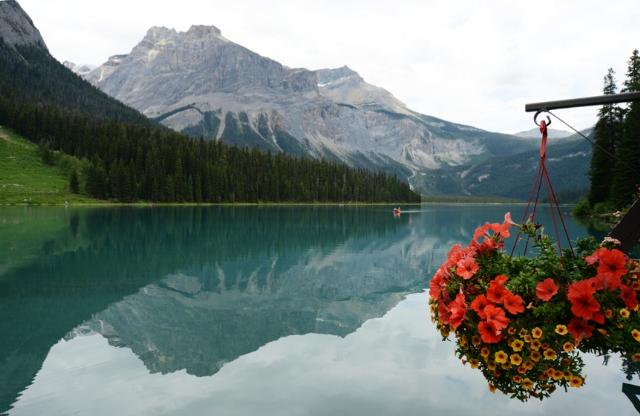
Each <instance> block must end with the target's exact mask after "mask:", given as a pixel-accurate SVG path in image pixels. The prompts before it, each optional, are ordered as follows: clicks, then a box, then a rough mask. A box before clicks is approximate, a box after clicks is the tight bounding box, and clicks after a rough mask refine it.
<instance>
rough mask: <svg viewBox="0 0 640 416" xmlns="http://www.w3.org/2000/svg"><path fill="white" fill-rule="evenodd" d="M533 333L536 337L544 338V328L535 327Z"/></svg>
mask: <svg viewBox="0 0 640 416" xmlns="http://www.w3.org/2000/svg"><path fill="white" fill-rule="evenodd" d="M531 335H533V337H534V338H542V329H540V328H538V327H535V328H533V329H532V330H531Z"/></svg>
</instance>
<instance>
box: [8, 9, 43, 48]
mask: <svg viewBox="0 0 640 416" xmlns="http://www.w3.org/2000/svg"><path fill="white" fill-rule="evenodd" d="M0 38H2V40H3V41H4V43H6V44H8V45H11V46H16V45H19V46H24V45H34V46H39V47H41V48H44V49H47V45H46V44H45V43H44V40H43V39H42V36H41V35H40V32H39V31H38V29H36V27H35V26H34V25H33V22H32V21H31V18H30V17H29V16H28V15H27V14H26V13H25V11H24V10H22V7H20V5H19V4H18V2H17V1H15V0H6V1H0Z"/></svg>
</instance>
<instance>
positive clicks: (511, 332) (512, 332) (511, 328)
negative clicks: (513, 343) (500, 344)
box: [507, 327, 516, 335]
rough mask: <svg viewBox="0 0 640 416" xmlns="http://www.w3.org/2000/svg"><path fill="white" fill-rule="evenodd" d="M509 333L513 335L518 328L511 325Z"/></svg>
mask: <svg viewBox="0 0 640 416" xmlns="http://www.w3.org/2000/svg"><path fill="white" fill-rule="evenodd" d="M507 333H508V334H509V335H513V334H515V333H516V329H515V328H514V327H509V329H507Z"/></svg>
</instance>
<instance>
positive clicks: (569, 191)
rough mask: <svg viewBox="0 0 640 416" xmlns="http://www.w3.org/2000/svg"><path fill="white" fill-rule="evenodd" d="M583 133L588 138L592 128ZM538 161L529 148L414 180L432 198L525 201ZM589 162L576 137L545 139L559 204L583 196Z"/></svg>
mask: <svg viewBox="0 0 640 416" xmlns="http://www.w3.org/2000/svg"><path fill="white" fill-rule="evenodd" d="M584 133H585V134H587V135H591V134H592V129H589V130H586V131H584ZM531 141H532V142H533V143H536V144H537V143H538V141H535V140H531ZM539 159H540V154H539V151H538V149H533V150H528V151H524V152H519V153H516V154H513V155H506V156H498V157H494V158H491V159H489V160H486V161H483V162H480V163H476V164H472V165H469V166H456V167H451V168H447V169H440V170H437V171H433V172H431V173H430V174H428V175H426V174H425V175H422V176H421V177H419V178H417V179H420V180H422V181H424V185H423V186H424V187H431V188H429V190H430V192H431V193H432V194H436V195H445V194H449V193H453V194H457V195H482V196H498V197H510V198H516V199H522V200H527V199H528V198H529V193H530V191H531V186H532V184H533V180H534V178H535V175H536V169H537V167H538V162H539ZM590 161H591V144H590V143H589V142H587V141H586V140H583V139H582V138H581V137H580V136H578V135H577V134H575V135H572V136H569V137H565V138H562V139H553V138H550V139H549V142H548V146H547V169H548V171H549V175H550V177H551V180H552V183H553V186H554V189H555V191H556V193H558V197H559V200H560V202H567V203H568V202H577V200H578V199H579V198H580V197H581V196H584V195H586V193H587V192H588V189H589V183H590V182H589V166H590ZM434 184H435V185H434ZM542 197H543V198H545V197H546V195H543V196H542Z"/></svg>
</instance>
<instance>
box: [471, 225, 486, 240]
mask: <svg viewBox="0 0 640 416" xmlns="http://www.w3.org/2000/svg"><path fill="white" fill-rule="evenodd" d="M490 227H491V224H485V225H483V226H480V227H478V228H476V230H475V231H474V232H473V238H472V239H471V243H472V244H473V243H477V242H478V241H479V240H480V237H484V236H486V235H487V231H489V228H490Z"/></svg>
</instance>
